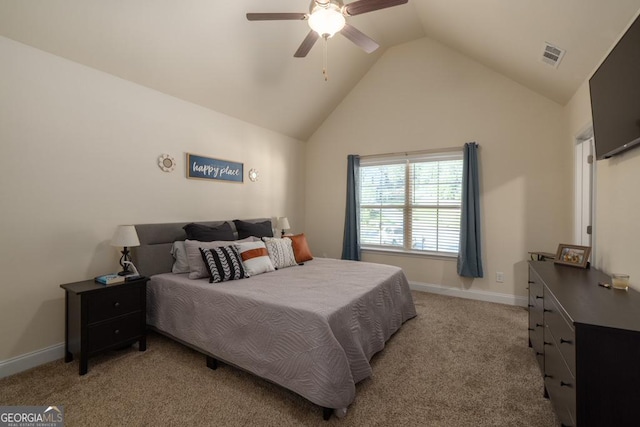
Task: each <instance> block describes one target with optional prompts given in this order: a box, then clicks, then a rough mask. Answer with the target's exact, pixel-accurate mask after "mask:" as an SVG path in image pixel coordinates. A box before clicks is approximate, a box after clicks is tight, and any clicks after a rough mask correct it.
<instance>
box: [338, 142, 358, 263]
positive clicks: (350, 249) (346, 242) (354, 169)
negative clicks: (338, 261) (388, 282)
mask: <svg viewBox="0 0 640 427" xmlns="http://www.w3.org/2000/svg"><path fill="white" fill-rule="evenodd" d="M359 186H360V156H358V155H356V154H349V156H348V157H347V207H346V211H345V218H344V239H343V241H342V259H350V260H353V261H360V239H359V235H360V232H359V229H360V209H359V206H360V201H359V197H360V196H359V194H360V190H359V188H358V187H359Z"/></svg>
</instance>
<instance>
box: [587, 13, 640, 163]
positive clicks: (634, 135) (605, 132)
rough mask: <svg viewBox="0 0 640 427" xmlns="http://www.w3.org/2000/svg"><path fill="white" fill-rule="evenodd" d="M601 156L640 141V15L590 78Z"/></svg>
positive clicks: (599, 156) (597, 143)
mask: <svg viewBox="0 0 640 427" xmlns="http://www.w3.org/2000/svg"><path fill="white" fill-rule="evenodd" d="M589 89H590V90H591V113H592V115H593V134H594V139H595V147H596V158H597V159H598V160H602V159H608V158H609V157H611V156H614V155H616V154H619V153H621V152H623V151H625V150H628V149H630V148H632V147H633V146H635V145H638V144H640V17H638V18H637V19H636V20H635V22H634V23H633V24H632V25H631V27H630V28H629V29H628V30H627V32H626V33H625V34H624V36H622V39H620V41H619V42H618V44H617V45H616V46H615V47H614V48H613V50H612V51H611V53H609V55H608V56H607V58H606V59H605V60H604V61H603V62H602V64H600V67H599V68H598V70H597V71H596V72H595V73H594V74H593V76H592V77H591V79H589Z"/></svg>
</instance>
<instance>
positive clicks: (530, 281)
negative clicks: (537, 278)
mask: <svg viewBox="0 0 640 427" xmlns="http://www.w3.org/2000/svg"><path fill="white" fill-rule="evenodd" d="M527 283H536V282H534V281H533V280H529V281H528V282H527Z"/></svg>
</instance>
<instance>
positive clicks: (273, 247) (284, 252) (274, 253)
mask: <svg viewBox="0 0 640 427" xmlns="http://www.w3.org/2000/svg"><path fill="white" fill-rule="evenodd" d="M262 240H264V243H265V245H266V246H267V251H269V258H270V259H271V262H272V263H273V266H274V267H275V268H276V269H278V268H285V267H292V266H294V265H298V263H297V262H296V257H295V255H294V254H293V246H292V245H291V239H276V238H272V237H263V238H262Z"/></svg>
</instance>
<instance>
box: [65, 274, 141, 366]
mask: <svg viewBox="0 0 640 427" xmlns="http://www.w3.org/2000/svg"><path fill="white" fill-rule="evenodd" d="M148 280H149V279H147V278H146V277H140V278H138V279H134V280H128V281H125V282H123V283H117V284H112V285H103V284H100V283H96V282H95V281H94V280H93V279H92V280H85V281H83V282H76V283H67V284H64V285H60V287H61V288H63V289H64V290H65V291H66V293H65V316H66V320H65V356H64V361H65V362H71V361H73V357H74V355H76V356H78V357H79V358H80V368H79V372H80V375H84V374H86V373H87V370H88V366H89V364H88V359H89V357H91V356H95V355H96V354H98V353H102V352H103V351H106V350H113V349H117V348H121V347H123V346H127V345H131V344H133V343H134V342H136V341H138V349H139V350H140V351H145V350H146V349H147V337H146V323H147V322H146V321H147V319H146V316H147V281H148Z"/></svg>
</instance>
